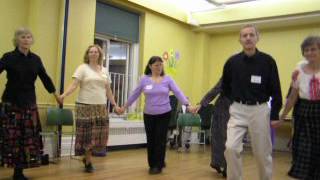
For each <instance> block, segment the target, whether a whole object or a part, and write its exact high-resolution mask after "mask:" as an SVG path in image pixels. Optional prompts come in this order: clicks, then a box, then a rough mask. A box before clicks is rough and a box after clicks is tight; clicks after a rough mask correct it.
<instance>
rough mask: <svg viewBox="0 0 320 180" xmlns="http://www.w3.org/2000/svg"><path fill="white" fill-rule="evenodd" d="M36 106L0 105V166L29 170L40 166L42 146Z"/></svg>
mask: <svg viewBox="0 0 320 180" xmlns="http://www.w3.org/2000/svg"><path fill="white" fill-rule="evenodd" d="M40 132H41V124H40V120H39V113H38V109H37V106H36V105H32V106H29V107H25V108H20V107H16V106H13V105H11V104H9V103H1V104H0V165H1V166H4V167H12V168H14V167H17V168H29V167H37V166H40V163H41V162H40V161H41V155H42V153H43V151H42V150H43V144H42V140H41V136H40Z"/></svg>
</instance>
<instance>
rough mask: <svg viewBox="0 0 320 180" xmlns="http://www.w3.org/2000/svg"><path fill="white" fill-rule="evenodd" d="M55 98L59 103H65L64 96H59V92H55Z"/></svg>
mask: <svg viewBox="0 0 320 180" xmlns="http://www.w3.org/2000/svg"><path fill="white" fill-rule="evenodd" d="M54 98H55V99H56V101H57V103H58V104H59V105H60V106H61V105H63V98H61V96H58V95H57V94H54Z"/></svg>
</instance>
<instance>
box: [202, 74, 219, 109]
mask: <svg viewBox="0 0 320 180" xmlns="http://www.w3.org/2000/svg"><path fill="white" fill-rule="evenodd" d="M221 84H222V80H221V79H220V80H219V82H218V83H217V84H216V85H215V86H214V87H212V89H210V90H209V91H208V92H207V94H206V95H205V96H204V97H203V98H202V99H201V101H200V104H201V106H203V107H206V106H208V104H209V103H210V102H211V101H212V100H213V99H214V98H216V96H218V95H219V94H220V93H221V92H222V87H221Z"/></svg>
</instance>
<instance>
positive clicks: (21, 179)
mask: <svg viewBox="0 0 320 180" xmlns="http://www.w3.org/2000/svg"><path fill="white" fill-rule="evenodd" d="M12 179H13V180H28V178H27V177H25V176H24V175H23V174H15V175H13V178H12Z"/></svg>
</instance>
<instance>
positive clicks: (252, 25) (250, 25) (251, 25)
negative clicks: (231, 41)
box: [239, 24, 259, 38]
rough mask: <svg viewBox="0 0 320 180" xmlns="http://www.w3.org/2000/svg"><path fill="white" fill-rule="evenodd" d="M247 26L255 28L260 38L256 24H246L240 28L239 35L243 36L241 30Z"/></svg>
mask: <svg viewBox="0 0 320 180" xmlns="http://www.w3.org/2000/svg"><path fill="white" fill-rule="evenodd" d="M245 28H253V29H254V31H255V32H256V35H257V37H258V38H259V30H258V28H257V27H256V26H255V25H254V24H246V25H244V26H242V27H241V29H240V33H239V36H241V31H242V30H243V29H245Z"/></svg>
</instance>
